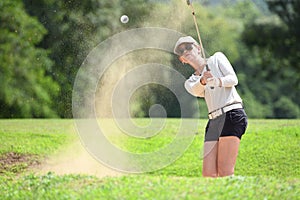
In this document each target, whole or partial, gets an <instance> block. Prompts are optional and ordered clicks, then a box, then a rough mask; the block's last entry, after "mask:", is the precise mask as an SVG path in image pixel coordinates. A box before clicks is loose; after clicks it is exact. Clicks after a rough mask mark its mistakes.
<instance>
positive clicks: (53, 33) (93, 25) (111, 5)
mask: <svg viewBox="0 0 300 200" xmlns="http://www.w3.org/2000/svg"><path fill="white" fill-rule="evenodd" d="M23 1H24V3H25V5H26V9H27V11H28V12H29V13H30V14H31V15H33V16H37V18H38V19H39V21H40V22H41V23H42V24H43V25H44V26H45V27H46V29H47V30H48V34H47V35H46V37H45V38H44V39H43V41H41V43H40V46H41V47H43V48H47V49H49V50H50V51H51V54H50V58H51V59H52V60H53V61H54V67H53V68H52V69H51V70H49V71H48V73H49V74H50V75H51V76H52V77H53V78H54V79H55V80H56V81H57V82H58V83H59V85H60V86H61V90H60V94H59V96H58V97H57V99H56V100H55V101H56V103H57V110H58V112H59V115H60V116H61V117H72V89H73V83H74V80H75V77H76V73H77V71H78V69H79V67H80V65H81V64H82V62H83V61H84V59H85V58H86V56H87V55H88V53H89V51H91V50H92V48H93V47H95V46H96V45H97V44H98V43H100V42H101V41H103V40H104V39H106V38H108V37H109V36H111V35H113V34H115V33H117V32H119V31H122V29H124V24H121V23H120V21H119V19H120V16H121V15H122V14H123V13H128V14H130V16H133V17H130V20H129V23H128V24H126V28H130V27H136V26H137V23H138V22H139V21H140V20H142V19H143V16H144V15H147V13H148V12H149V7H148V6H149V5H147V4H146V3H145V2H147V0H135V1H134V0H128V1H122V0H87V1H80V0H68V1H59V0H23Z"/></svg>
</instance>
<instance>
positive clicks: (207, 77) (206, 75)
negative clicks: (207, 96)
mask: <svg viewBox="0 0 300 200" xmlns="http://www.w3.org/2000/svg"><path fill="white" fill-rule="evenodd" d="M212 77H213V75H212V74H211V73H210V71H205V72H204V73H203V76H202V78H201V80H200V82H201V84H202V85H206V83H207V79H209V78H212Z"/></svg>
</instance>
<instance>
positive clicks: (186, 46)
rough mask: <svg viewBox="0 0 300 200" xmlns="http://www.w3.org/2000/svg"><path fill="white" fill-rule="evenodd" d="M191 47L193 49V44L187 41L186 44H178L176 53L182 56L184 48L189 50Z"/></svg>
mask: <svg viewBox="0 0 300 200" xmlns="http://www.w3.org/2000/svg"><path fill="white" fill-rule="evenodd" d="M192 49H193V44H190V43H188V44H184V45H180V47H178V48H177V49H176V53H177V54H178V55H180V56H182V55H183V53H184V52H185V50H187V51H191V50H192Z"/></svg>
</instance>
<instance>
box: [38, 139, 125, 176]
mask: <svg viewBox="0 0 300 200" xmlns="http://www.w3.org/2000/svg"><path fill="white" fill-rule="evenodd" d="M35 171H36V172H37V173H41V174H46V173H48V172H54V173H55V174H57V175H67V174H81V175H91V176H96V177H99V178H103V177H113V176H122V175H126V173H123V172H120V171H116V170H114V169H112V168H109V167H107V166H105V165H103V164H102V163H100V162H98V161H97V160H96V159H94V158H93V157H92V156H91V155H90V154H89V153H88V152H87V151H86V150H85V149H84V147H83V146H82V144H81V143H80V141H76V142H74V143H73V144H71V145H69V146H68V147H67V148H66V149H65V150H62V151H60V153H57V154H55V155H53V156H51V157H49V158H48V159H46V160H45V161H44V163H43V164H41V165H40V166H39V167H38V169H36V170H35Z"/></svg>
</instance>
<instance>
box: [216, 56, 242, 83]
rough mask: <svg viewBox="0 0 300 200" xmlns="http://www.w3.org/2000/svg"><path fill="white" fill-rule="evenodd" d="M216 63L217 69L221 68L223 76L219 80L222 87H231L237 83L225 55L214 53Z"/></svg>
mask: <svg viewBox="0 0 300 200" xmlns="http://www.w3.org/2000/svg"><path fill="white" fill-rule="evenodd" d="M216 57H217V63H218V66H219V69H220V70H221V72H222V74H223V75H224V76H223V77H220V78H219V80H220V81H221V84H220V85H221V86H222V87H232V86H235V85H237V84H238V78H237V76H236V74H235V72H234V69H233V67H232V65H231V64H230V62H229V60H228V59H227V57H226V56H225V55H224V54H223V53H221V52H217V53H216Z"/></svg>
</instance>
